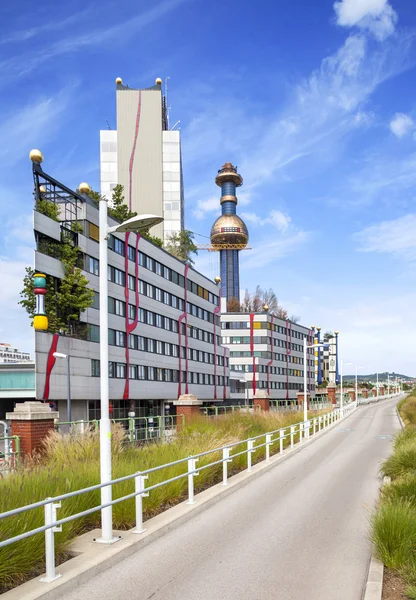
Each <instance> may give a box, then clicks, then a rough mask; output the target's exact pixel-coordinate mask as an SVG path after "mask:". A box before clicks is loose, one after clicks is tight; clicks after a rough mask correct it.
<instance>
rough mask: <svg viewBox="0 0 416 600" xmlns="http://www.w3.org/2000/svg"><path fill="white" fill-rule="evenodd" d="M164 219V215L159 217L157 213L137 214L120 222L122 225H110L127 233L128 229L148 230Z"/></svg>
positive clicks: (114, 229) (113, 229)
mask: <svg viewBox="0 0 416 600" xmlns="http://www.w3.org/2000/svg"><path fill="white" fill-rule="evenodd" d="M162 221H163V217H157V216H156V215H136V216H135V217H132V218H131V219H127V221H124V223H120V225H116V226H115V227H110V230H111V231H117V232H118V233H127V231H135V232H140V231H146V230H147V229H150V227H154V226H155V225H159V223H162Z"/></svg>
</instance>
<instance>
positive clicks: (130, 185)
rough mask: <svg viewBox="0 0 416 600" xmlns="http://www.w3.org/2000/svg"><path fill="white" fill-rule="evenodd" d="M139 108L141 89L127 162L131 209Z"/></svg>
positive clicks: (140, 107)
mask: <svg viewBox="0 0 416 600" xmlns="http://www.w3.org/2000/svg"><path fill="white" fill-rule="evenodd" d="M141 109H142V92H141V90H139V101H138V103H137V114H136V127H135V129H134V139H133V148H132V150H131V154H130V162H129V210H131V197H132V180H133V165H134V155H135V153H136V144H137V136H138V134H139V125H140V114H141Z"/></svg>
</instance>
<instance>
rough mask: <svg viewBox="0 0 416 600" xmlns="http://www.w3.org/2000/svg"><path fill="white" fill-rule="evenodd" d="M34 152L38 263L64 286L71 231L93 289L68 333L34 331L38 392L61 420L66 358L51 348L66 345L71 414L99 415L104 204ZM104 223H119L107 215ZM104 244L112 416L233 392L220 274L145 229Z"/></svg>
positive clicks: (151, 411) (157, 411) (151, 412)
mask: <svg viewBox="0 0 416 600" xmlns="http://www.w3.org/2000/svg"><path fill="white" fill-rule="evenodd" d="M36 158H37V160H35V159H36ZM32 161H33V174H34V182H35V211H34V229H35V239H36V251H35V269H36V271H37V272H38V273H41V274H45V275H48V276H49V277H52V278H53V284H52V285H57V286H58V287H59V282H60V280H61V279H62V278H63V276H64V272H63V267H62V263H61V261H60V258H59V249H60V245H61V244H62V243H63V241H64V240H66V243H67V241H68V239H71V240H72V243H73V245H75V246H76V247H78V248H79V260H80V265H81V267H82V270H83V273H84V274H85V275H86V277H87V278H88V280H89V286H90V287H91V288H92V289H93V290H94V300H93V303H92V305H91V307H90V308H88V309H87V310H86V311H85V312H84V313H82V314H81V315H80V319H79V321H80V322H79V324H78V326H77V328H76V330H74V331H73V332H72V334H71V335H59V334H51V333H49V332H47V331H37V332H36V344H35V352H36V394H37V398H38V399H39V400H42V399H43V400H47V401H49V402H55V403H57V405H58V410H59V412H60V420H65V415H66V397H67V376H66V361H65V360H62V359H61V360H60V359H59V358H58V359H56V358H55V357H54V356H53V354H54V352H59V353H63V354H66V355H68V354H69V356H70V357H71V373H70V386H71V396H72V418H73V420H76V419H95V418H99V417H100V400H99V398H100V370H101V368H102V367H101V365H100V361H99V334H100V331H99V244H98V225H99V214H98V208H97V206H96V204H95V203H94V202H93V201H92V200H91V199H90V198H89V197H88V195H81V194H79V193H76V192H74V191H73V190H70V189H69V188H67V187H65V186H64V185H63V184H61V183H60V182H57V181H56V180H55V179H53V178H52V177H51V176H50V175H48V174H47V173H45V172H44V171H43V170H42V167H41V161H42V157H41V155H36V154H35V155H33V156H32ZM84 188H85V186H80V189H84ZM45 201H46V202H49V203H53V204H58V206H59V214H60V217H59V219H58V220H54V219H52V218H50V217H48V216H47V215H46V214H42V212H41V210H40V208H41V206H43V207H44V206H45V204H44V203H45ZM42 210H43V212H45V210H44V208H43V209H42ZM108 223H109V225H110V226H111V225H115V224H117V222H116V221H115V220H114V219H111V218H110V217H109V220H108ZM152 233H153V230H152ZM108 246H109V253H108V254H109V256H108V281H109V283H108V288H109V297H108V313H109V314H108V323H109V332H108V336H109V337H108V339H109V364H108V365H106V366H105V368H108V369H109V374H110V406H111V411H112V416H113V418H121V417H127V416H128V412H131V411H134V412H135V414H136V416H146V415H148V416H152V415H163V414H165V411H168V412H169V411H170V412H169V414H172V411H173V409H172V402H173V401H174V400H177V399H178V397H179V396H181V395H182V394H188V393H189V394H194V395H195V396H196V397H197V398H198V399H199V400H202V401H205V402H209V403H212V402H222V401H223V400H224V399H226V398H228V397H229V352H228V350H227V349H226V348H224V347H223V346H222V345H221V327H220V319H219V301H220V300H219V290H218V287H217V286H216V285H215V283H214V282H212V281H210V280H209V279H207V278H206V277H205V276H204V275H202V274H201V273H199V272H197V271H195V270H194V269H192V268H191V267H189V266H188V265H186V264H184V263H182V262H181V261H179V260H177V259H176V258H175V257H173V256H172V255H171V254H169V253H167V252H165V251H164V250H162V249H161V248H159V247H158V246H156V245H154V244H153V243H151V242H150V241H148V240H147V239H145V238H144V237H142V236H140V235H136V234H134V233H116V234H111V235H110V236H109V239H108Z"/></svg>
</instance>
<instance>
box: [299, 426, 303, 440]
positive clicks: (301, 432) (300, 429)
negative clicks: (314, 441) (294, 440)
mask: <svg viewBox="0 0 416 600" xmlns="http://www.w3.org/2000/svg"><path fill="white" fill-rule="evenodd" d="M302 434H303V423H299V442H301V441H302Z"/></svg>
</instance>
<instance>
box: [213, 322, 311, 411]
mask: <svg viewBox="0 0 416 600" xmlns="http://www.w3.org/2000/svg"><path fill="white" fill-rule="evenodd" d="M221 328H222V329H221V333H222V343H223V345H224V346H227V347H228V348H229V350H230V376H231V377H232V378H233V379H234V380H235V379H238V380H239V381H240V386H237V392H233V393H232V394H231V398H232V401H238V402H249V403H251V402H252V401H253V397H254V395H255V394H256V391H258V390H265V391H267V393H268V395H269V398H270V400H272V401H276V402H277V403H278V404H279V405H288V404H296V403H297V399H298V398H297V395H298V393H299V392H301V391H303V389H304V370H305V369H307V381H308V392H309V393H310V395H311V397H313V396H314V395H315V377H314V358H313V354H312V350H309V351H308V354H307V365H304V356H303V344H304V342H303V340H304V338H306V340H307V343H308V345H311V344H312V343H313V338H312V331H311V329H309V328H307V327H304V326H303V325H299V324H297V323H293V322H292V321H289V320H287V321H286V320H282V319H279V318H277V317H275V316H273V315H270V314H268V313H267V312H263V313H225V314H222V315H221Z"/></svg>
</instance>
